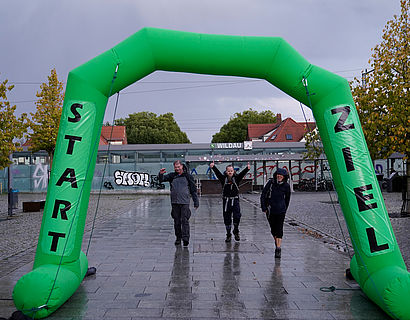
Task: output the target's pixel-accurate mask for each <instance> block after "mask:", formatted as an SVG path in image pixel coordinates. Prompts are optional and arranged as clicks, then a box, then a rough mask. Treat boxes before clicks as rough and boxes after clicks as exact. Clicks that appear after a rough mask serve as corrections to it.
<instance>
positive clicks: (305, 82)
mask: <svg viewBox="0 0 410 320" xmlns="http://www.w3.org/2000/svg"><path fill="white" fill-rule="evenodd" d="M302 83H303V86H304V87H305V90H306V96H307V99H308V103H309V108H310V110H313V106H312V101H311V100H310V96H311V95H314V93H313V94H311V93H310V92H309V89H308V82H307V79H306V78H305V77H303V79H302ZM299 103H300V108H301V109H302V113H303V117H304V118H305V122H306V128H307V131H308V132H311V130H310V128H309V123H308V121H307V119H306V115H305V111H304V110H303V105H302V103H301V102H299ZM313 143H315V141H313ZM315 170H316V168H315ZM332 184H333V179H332ZM325 188H326V191H327V192H328V194H329V198H330V202H331V204H332V207H333V211H334V213H335V216H336V219H337V223H338V224H339V228H340V232H341V233H342V237H343V241H344V244H345V247H346V249H347V253H348V255H349V257H350V258H352V255H351V253H350V250H349V246H348V245H347V241H346V237H345V234H344V232H343V228H342V225H341V223H340V220H339V216H338V215H337V210H336V206H335V203H334V201H333V198H332V195H331V193H330V190H329V188H328V187H327V184H326V183H325ZM333 189H335V187H334V186H333ZM335 190H336V189H335Z"/></svg>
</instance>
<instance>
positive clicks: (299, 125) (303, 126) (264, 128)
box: [248, 118, 316, 142]
mask: <svg viewBox="0 0 410 320" xmlns="http://www.w3.org/2000/svg"><path fill="white" fill-rule="evenodd" d="M315 128H316V123H315V122H308V123H306V122H296V121H295V120H293V119H292V118H286V119H285V120H283V121H281V122H280V123H272V124H259V125H255V124H248V138H249V139H251V138H262V137H263V136H264V135H266V134H267V133H270V135H269V137H268V138H267V139H266V140H265V142H297V141H301V140H302V139H303V136H304V134H305V133H306V132H307V131H312V130H313V129H315ZM272 130H273V131H272Z"/></svg>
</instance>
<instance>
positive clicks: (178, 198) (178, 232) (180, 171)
mask: <svg viewBox="0 0 410 320" xmlns="http://www.w3.org/2000/svg"><path fill="white" fill-rule="evenodd" d="M174 170H175V172H171V173H169V174H166V175H164V173H165V172H166V170H165V168H162V169H161V170H160V171H159V174H158V180H159V182H165V181H168V182H169V184H170V189H171V206H172V211H171V216H172V218H173V219H174V230H175V236H176V240H175V245H180V244H181V239H182V241H183V243H184V246H185V247H186V246H188V244H189V218H190V217H191V210H190V209H189V203H190V198H191V197H192V200H193V201H194V208H195V209H197V208H198V207H199V201H198V195H197V193H196V186H195V182H194V178H193V177H192V175H190V174H189V173H188V172H187V170H186V167H185V166H184V165H183V164H182V163H181V161H179V160H177V161H175V162H174Z"/></svg>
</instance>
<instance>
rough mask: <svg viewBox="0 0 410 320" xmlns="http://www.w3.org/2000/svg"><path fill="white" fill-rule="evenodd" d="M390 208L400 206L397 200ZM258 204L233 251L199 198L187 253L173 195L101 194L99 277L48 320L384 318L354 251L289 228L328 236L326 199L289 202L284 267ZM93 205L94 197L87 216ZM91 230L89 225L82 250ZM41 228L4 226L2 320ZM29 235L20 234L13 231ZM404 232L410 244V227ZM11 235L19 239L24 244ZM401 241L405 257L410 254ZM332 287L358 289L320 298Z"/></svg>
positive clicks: (36, 219)
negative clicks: (353, 261)
mask: <svg viewBox="0 0 410 320" xmlns="http://www.w3.org/2000/svg"><path fill="white" fill-rule="evenodd" d="M21 196H22V197H24V195H21ZM388 200H390V201H392V202H394V201H396V200H395V199H392V197H390V195H389V196H388ZM315 201H316V202H317V205H315ZM257 202H258V195H252V194H250V195H245V196H244V197H243V201H241V211H242V220H241V226H240V230H241V236H242V239H241V241H240V242H232V243H231V244H226V243H225V242H224V238H225V230H224V226H223V218H222V213H221V206H222V205H221V201H220V199H219V197H212V196H209V197H208V196H203V197H201V198H200V208H199V209H198V211H196V212H195V213H194V215H193V217H192V218H191V239H190V245H189V247H188V248H183V247H181V246H177V247H175V246H174V240H175V236H174V233H173V227H172V223H173V222H172V219H171V217H170V202H169V197H168V196H138V197H137V196H133V195H131V196H130V195H128V196H125V195H115V196H114V195H103V196H102V197H101V199H100V209H99V212H98V216H97V220H96V223H95V229H94V230H93V237H92V239H91V242H90V246H89V254H88V259H89V265H90V266H95V267H96V268H97V273H96V274H95V275H92V276H90V277H87V278H86V279H84V281H83V282H82V284H81V286H80V287H79V289H78V290H77V291H76V292H75V293H74V295H73V296H72V297H71V298H70V299H69V300H68V301H67V302H66V303H65V304H64V305H63V306H62V307H61V308H59V309H58V310H57V311H56V312H55V313H53V314H52V315H50V317H49V319H130V320H131V319H162V320H166V319H332V320H335V319H341V320H344V319H346V320H347V319H386V315H385V314H384V313H383V311H381V310H380V309H379V307H378V306H376V305H375V304H373V303H372V302H371V301H370V300H369V299H368V298H367V297H366V296H365V295H364V294H363V293H362V292H361V290H359V291H358V290H356V289H357V288H358V286H357V284H356V283H355V282H354V281H348V280H346V279H345V276H344V273H345V270H346V269H347V268H348V267H349V260H350V258H349V255H348V253H346V252H343V251H340V250H337V249H335V247H334V246H332V245H330V244H329V243H325V242H324V241H323V240H322V239H321V238H315V237H312V236H310V235H308V234H306V232H305V231H304V230H301V228H300V225H292V224H290V223H289V222H292V221H296V220H297V221H302V222H305V223H307V222H309V223H311V224H312V225H316V226H317V228H318V229H320V228H322V229H323V231H326V232H330V229H332V228H333V227H334V226H335V218H329V217H324V216H325V215H327V214H329V204H327V203H326V198H325V195H323V194H321V193H314V194H309V195H307V194H306V195H305V194H294V195H292V199H291V207H290V212H289V216H288V220H287V222H288V223H287V224H286V225H285V233H284V240H283V255H282V259H280V260H278V259H275V258H274V249H275V246H274V243H273V240H272V237H271V235H270V232H269V227H268V225H267V222H266V218H265V217H264V215H263V214H261V212H260V210H259V209H258V208H257V207H255V206H254V204H255V203H256V204H257ZM95 207H96V197H95V196H93V195H92V196H91V201H90V208H89V212H90V213H93V212H92V211H93V210H95ZM387 207H388V208H389V206H387ZM306 211H311V212H310V213H309V214H310V215H307V214H306ZM312 212H314V215H313V216H312ZM308 216H309V218H308ZM321 216H322V218H321ZM292 219H293V220H292ZM406 219H407V218H403V219H400V220H401V224H404V225H406V224H407V222H405V221H407V220H406ZM91 222H92V219H91V218H89V217H87V223H86V231H85V235H84V241H83V250H86V249H87V247H88V242H89V236H90V231H91ZM40 223H41V214H39V213H24V214H23V213H18V212H17V213H16V215H15V217H13V218H12V219H9V220H0V232H3V231H4V232H5V233H4V234H5V235H6V236H5V237H3V238H2V239H0V245H1V246H0V248H1V251H0V271H1V272H0V275H1V276H0V317H1V316H2V317H6V318H7V317H9V316H10V315H11V313H12V312H13V311H14V310H15V308H14V305H13V301H12V300H11V294H12V290H13V287H14V285H15V283H16V281H17V280H18V279H19V278H20V277H21V276H22V275H24V274H25V273H27V272H29V271H30V270H31V268H32V265H33V259H34V253H35V246H36V241H37V237H38V230H39V227H40ZM33 224H34V225H33ZM28 225H29V226H28ZM322 225H323V227H322ZM392 225H393V228H396V227H395V225H394V224H393V223H392ZM26 226H27V227H26ZM22 228H26V231H27V232H26V233H25V234H23V235H22V232H20V231H16V230H20V229H22ZM6 229H7V231H6ZM397 230H399V233H400V232H403V233H404V232H406V235H407V237H408V231H407V230H408V228H407V229H403V227H402V226H400V227H399V228H397ZM36 232H37V234H36ZM14 235H15V237H20V236H22V238H21V239H20V240H21V241H20V243H19V241H18V239H14V238H15V237H14ZM334 236H335V237H336V236H337V234H336V233H335V234H334ZM396 236H397V235H396ZM7 237H8V238H11V239H8V238H7ZM397 238H398V241H400V239H404V237H403V236H402V235H401V234H400V235H399V236H397ZM406 239H407V240H406V241H408V238H406ZM401 241H402V242H399V245H400V246H401V248H404V251H405V254H403V256H404V257H408V256H410V255H409V254H408V251H410V250H409V246H408V244H407V243H406V244H404V245H403V241H404V240H401ZM4 246H7V248H5V247H4ZM406 263H408V260H406ZM329 286H335V287H337V288H340V289H341V288H343V289H352V290H340V291H338V290H337V291H335V292H322V291H320V288H321V287H329Z"/></svg>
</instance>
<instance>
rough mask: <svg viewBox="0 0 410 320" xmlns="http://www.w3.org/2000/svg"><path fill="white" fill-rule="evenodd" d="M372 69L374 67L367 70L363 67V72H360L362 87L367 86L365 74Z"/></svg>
mask: <svg viewBox="0 0 410 320" xmlns="http://www.w3.org/2000/svg"><path fill="white" fill-rule="evenodd" d="M373 71H374V69H372V70H369V71H367V69H364V72H362V87H363V88H366V87H367V83H366V76H367V75H368V74H369V73H372V72H373Z"/></svg>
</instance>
